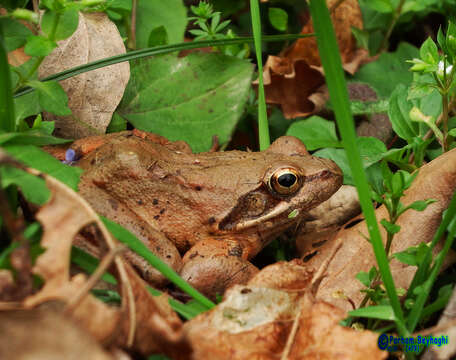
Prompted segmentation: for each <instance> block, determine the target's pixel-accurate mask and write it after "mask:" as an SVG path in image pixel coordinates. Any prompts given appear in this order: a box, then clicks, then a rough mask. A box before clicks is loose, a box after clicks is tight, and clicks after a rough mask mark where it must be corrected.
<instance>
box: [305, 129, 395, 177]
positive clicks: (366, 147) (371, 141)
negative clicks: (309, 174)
mask: <svg viewBox="0 0 456 360" xmlns="http://www.w3.org/2000/svg"><path fill="white" fill-rule="evenodd" d="M356 145H357V146H358V149H359V152H360V156H361V159H362V161H363V166H364V168H365V169H367V170H366V171H367V175H368V177H370V178H371V179H372V178H377V176H376V175H375V173H376V172H377V169H375V168H374V167H373V165H374V164H375V163H377V162H378V161H380V160H381V159H383V157H384V156H385V154H386V147H385V144H383V143H382V142H381V141H380V140H378V139H376V138H372V137H359V138H357V139H356ZM313 155H315V156H319V157H322V158H327V159H331V160H333V161H334V162H335V163H336V164H337V165H338V166H339V167H340V169H341V170H342V172H343V173H344V184H350V185H353V184H354V182H353V177H352V173H351V170H350V166H349V165H348V160H347V155H346V153H345V150H344V149H334V148H326V149H322V150H318V151H316V152H315V153H314V154H313ZM371 170H372V172H371Z"/></svg>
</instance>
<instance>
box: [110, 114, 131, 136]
mask: <svg viewBox="0 0 456 360" xmlns="http://www.w3.org/2000/svg"><path fill="white" fill-rule="evenodd" d="M124 130H127V122H126V120H125V119H124V118H122V117H121V116H119V114H117V113H114V114H113V115H112V119H111V122H110V123H109V125H108V128H107V129H106V132H107V133H113V132H119V131H124Z"/></svg>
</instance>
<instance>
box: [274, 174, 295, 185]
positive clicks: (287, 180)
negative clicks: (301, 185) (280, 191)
mask: <svg viewBox="0 0 456 360" xmlns="http://www.w3.org/2000/svg"><path fill="white" fill-rule="evenodd" d="M277 182H278V183H279V184H280V185H282V186H283V187H290V186H293V185H294V184H295V182H296V176H295V175H293V174H292V173H286V174H282V175H280V176H279V178H278V179H277Z"/></svg>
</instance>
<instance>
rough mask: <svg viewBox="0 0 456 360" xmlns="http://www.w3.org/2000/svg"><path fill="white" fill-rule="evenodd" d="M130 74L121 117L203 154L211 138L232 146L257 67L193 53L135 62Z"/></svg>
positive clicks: (220, 56) (222, 56)
mask: <svg viewBox="0 0 456 360" xmlns="http://www.w3.org/2000/svg"><path fill="white" fill-rule="evenodd" d="M151 69H153V70H152V71H151ZM130 71H131V76H130V81H129V83H128V85H127V89H126V90H125V94H124V98H123V99H122V102H121V104H120V106H119V107H118V109H117V113H118V114H119V115H120V116H122V117H123V118H125V119H127V120H128V121H129V122H131V123H132V124H133V125H134V126H135V127H136V128H138V129H141V130H146V131H151V132H154V133H157V134H160V135H163V136H165V137H167V138H168V139H170V140H184V141H186V142H187V143H189V144H190V146H191V147H192V149H193V150H194V151H196V152H199V151H207V150H208V149H209V148H210V147H211V145H212V140H211V138H212V136H213V135H218V137H219V141H220V143H222V144H223V143H226V142H228V141H229V139H230V137H231V134H232V132H233V130H234V128H235V126H236V124H237V122H238V120H239V118H240V116H241V114H242V112H243V109H244V104H245V102H246V100H247V97H248V93H249V88H250V81H251V77H252V72H253V68H252V65H251V64H250V63H249V62H247V61H245V60H240V59H236V58H233V57H228V56H224V55H221V54H203V53H192V54H190V55H188V56H186V57H184V58H176V57H174V56H158V57H154V58H151V59H147V60H142V61H136V62H134V63H132V65H131V70H130ZM182 84H185V91H182Z"/></svg>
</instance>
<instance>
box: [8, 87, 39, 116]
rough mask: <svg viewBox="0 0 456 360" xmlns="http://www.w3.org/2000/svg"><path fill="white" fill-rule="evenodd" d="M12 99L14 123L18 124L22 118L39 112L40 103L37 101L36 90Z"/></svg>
mask: <svg viewBox="0 0 456 360" xmlns="http://www.w3.org/2000/svg"><path fill="white" fill-rule="evenodd" d="M13 100H14V110H15V118H16V124H19V123H20V122H21V120H24V119H25V118H27V117H29V116H31V115H36V114H39V113H40V112H41V107H40V103H39V102H38V93H37V92H36V91H33V92H31V93H29V94H26V95H24V96H19V97H15V98H14V99H13Z"/></svg>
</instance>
